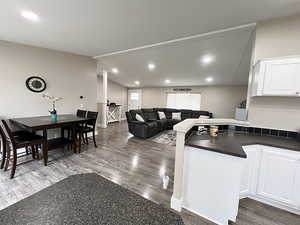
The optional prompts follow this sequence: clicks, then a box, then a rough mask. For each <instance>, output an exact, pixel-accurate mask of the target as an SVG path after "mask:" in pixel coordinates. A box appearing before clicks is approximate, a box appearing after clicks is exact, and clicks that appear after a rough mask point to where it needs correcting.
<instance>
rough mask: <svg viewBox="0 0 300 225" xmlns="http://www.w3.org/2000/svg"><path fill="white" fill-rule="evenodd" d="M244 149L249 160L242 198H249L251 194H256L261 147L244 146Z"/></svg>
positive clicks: (244, 177) (246, 164)
mask: <svg viewBox="0 0 300 225" xmlns="http://www.w3.org/2000/svg"><path fill="white" fill-rule="evenodd" d="M243 149H244V151H245V152H246V154H247V159H246V163H245V166H244V170H243V175H242V181H241V188H240V197H241V198H244V197H248V196H249V194H255V192H256V185H257V174H258V169H259V161H260V154H261V151H260V147H259V146H256V145H253V146H243Z"/></svg>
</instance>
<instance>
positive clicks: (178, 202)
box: [171, 195, 182, 212]
mask: <svg viewBox="0 0 300 225" xmlns="http://www.w3.org/2000/svg"><path fill="white" fill-rule="evenodd" d="M171 208H172V209H174V210H176V211H178V212H181V209H182V199H177V198H175V197H174V196H173V195H172V198H171Z"/></svg>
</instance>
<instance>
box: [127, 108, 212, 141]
mask: <svg viewBox="0 0 300 225" xmlns="http://www.w3.org/2000/svg"><path fill="white" fill-rule="evenodd" d="M161 112H163V113H164V115H165V117H166V118H163V119H160V118H159V113H160V114H161ZM136 114H138V115H139V116H140V117H141V118H142V120H144V121H139V120H137V117H139V116H136ZM178 116H179V118H178ZM200 116H204V117H208V118H212V117H213V114H212V113H210V112H208V111H196V110H186V109H180V110H178V109H170V108H150V109H149V108H148V109H139V110H130V111H129V112H126V118H127V122H128V129H129V132H130V133H131V134H133V135H134V136H136V137H139V138H149V137H152V136H154V135H156V134H158V133H159V132H161V131H164V130H167V129H173V126H174V125H175V124H177V123H179V122H181V121H183V120H185V119H188V118H199V117H200ZM140 117H139V118H140Z"/></svg>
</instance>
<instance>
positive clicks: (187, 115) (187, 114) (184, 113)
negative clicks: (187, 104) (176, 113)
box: [180, 109, 193, 120]
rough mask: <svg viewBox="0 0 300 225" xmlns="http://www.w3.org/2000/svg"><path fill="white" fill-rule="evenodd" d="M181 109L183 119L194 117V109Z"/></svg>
mask: <svg viewBox="0 0 300 225" xmlns="http://www.w3.org/2000/svg"><path fill="white" fill-rule="evenodd" d="M180 111H181V119H182V120H185V119H190V118H192V113H193V111H192V110H187V109H182V110H180Z"/></svg>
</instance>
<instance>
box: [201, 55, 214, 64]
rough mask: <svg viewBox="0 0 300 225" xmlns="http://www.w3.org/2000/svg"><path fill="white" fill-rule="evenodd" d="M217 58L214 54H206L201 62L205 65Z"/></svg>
mask: <svg viewBox="0 0 300 225" xmlns="http://www.w3.org/2000/svg"><path fill="white" fill-rule="evenodd" d="M214 60H215V58H214V57H213V56H212V55H205V56H203V57H202V59H201V62H202V63H203V64H205V65H208V64H210V63H212V62H213V61H214Z"/></svg>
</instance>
